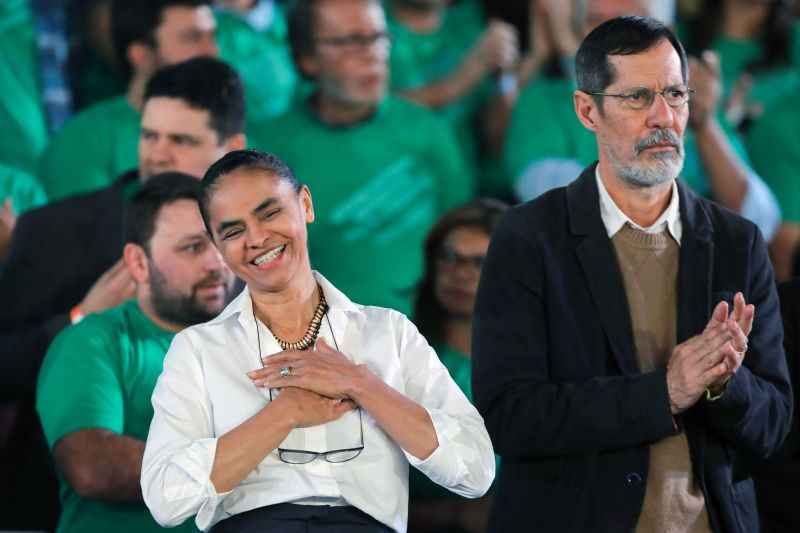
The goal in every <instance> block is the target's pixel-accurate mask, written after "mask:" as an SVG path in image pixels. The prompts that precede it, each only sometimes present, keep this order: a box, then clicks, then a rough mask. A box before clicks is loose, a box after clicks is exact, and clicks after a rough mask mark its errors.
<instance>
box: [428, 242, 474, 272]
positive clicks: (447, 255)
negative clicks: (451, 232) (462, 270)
mask: <svg viewBox="0 0 800 533" xmlns="http://www.w3.org/2000/svg"><path fill="white" fill-rule="evenodd" d="M436 259H437V260H438V261H439V262H440V263H441V264H442V265H444V266H448V267H455V266H457V265H469V266H471V267H472V268H474V269H475V270H480V269H481V268H482V267H483V262H484V260H485V259H486V255H462V254H460V253H458V252H457V251H455V250H454V249H453V248H451V247H449V246H446V245H445V246H442V247H441V249H440V250H439V253H438V254H437V255H436Z"/></svg>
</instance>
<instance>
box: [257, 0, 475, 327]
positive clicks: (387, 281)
mask: <svg viewBox="0 0 800 533" xmlns="http://www.w3.org/2000/svg"><path fill="white" fill-rule="evenodd" d="M288 20H289V40H290V42H291V46H292V54H293V56H294V60H295V64H296V65H297V68H298V71H299V72H300V73H301V75H302V76H303V77H305V78H306V79H307V80H308V81H309V82H310V84H311V86H312V90H311V94H310V95H308V96H307V97H305V98H298V100H297V102H296V103H295V105H294V106H293V107H292V108H291V109H290V110H289V111H288V112H286V113H285V114H284V115H282V116H280V117H278V118H276V119H275V120H273V121H269V122H264V123H261V124H259V125H257V126H255V127H253V128H251V129H250V130H249V131H250V133H252V135H253V136H252V138H251V139H252V141H251V144H250V146H252V147H254V148H258V149H259V150H264V151H267V152H270V153H273V154H275V155H277V156H278V157H280V158H281V159H282V160H283V161H285V162H286V164H287V165H289V166H290V167H291V168H292V169H293V170H294V171H295V172H296V173H297V175H298V176H301V177H302V179H303V181H305V182H306V183H307V184H308V186H309V187H310V188H311V190H313V191H314V200H315V202H316V205H317V211H318V213H319V216H318V218H317V222H316V224H314V226H312V227H311V228H310V229H309V241H308V242H309V250H310V251H311V257H312V258H313V260H314V267H315V268H316V269H318V270H320V271H322V272H325V275H326V276H328V277H329V279H330V280H331V281H332V282H333V283H334V284H335V285H336V286H337V287H339V288H340V289H341V290H342V291H343V292H345V293H346V294H347V295H348V296H349V297H351V298H353V299H354V300H355V301H357V302H360V303H364V304H368V305H379V306H382V307H390V308H392V309H397V310H398V311H401V312H403V313H406V314H409V313H410V312H411V307H412V299H413V298H412V295H413V291H411V290H409V289H410V288H411V287H413V286H414V284H415V283H417V281H418V280H419V278H420V275H421V273H422V245H423V240H424V238H425V235H426V234H427V232H428V230H430V228H431V226H433V224H434V222H436V219H437V218H438V217H439V216H440V215H442V214H443V213H444V212H445V211H447V210H448V209H450V208H452V207H455V206H457V205H460V204H463V203H464V202H467V201H468V200H470V199H471V198H472V195H473V191H474V180H473V179H472V178H471V174H470V172H469V171H468V169H467V168H466V167H465V165H464V161H463V158H462V157H461V153H460V151H459V149H458V144H457V142H456V139H455V135H454V134H453V132H452V130H451V128H450V126H449V125H448V124H447V123H446V122H445V121H444V119H442V118H440V117H437V116H436V115H435V114H434V113H433V112H432V111H429V110H427V109H425V108H423V107H420V106H418V105H416V104H414V103H411V102H408V101H405V100H403V99H400V98H398V97H395V96H392V95H389V94H388V92H387V91H388V63H387V62H388V59H389V49H390V39H389V34H388V33H387V30H386V20H385V16H384V12H383V8H382V7H381V3H380V2H379V1H378V0H298V1H296V2H294V3H293V4H292V6H291V7H290V9H289V14H288ZM365 265H370V266H371V268H364V266H365Z"/></svg>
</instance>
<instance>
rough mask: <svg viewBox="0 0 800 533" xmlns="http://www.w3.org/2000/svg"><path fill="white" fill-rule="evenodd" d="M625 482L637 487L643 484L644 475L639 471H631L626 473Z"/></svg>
mask: <svg viewBox="0 0 800 533" xmlns="http://www.w3.org/2000/svg"><path fill="white" fill-rule="evenodd" d="M625 484H626V485H628V486H629V487H636V486H638V485H641V484H642V476H640V475H639V473H638V472H629V473H627V474H625Z"/></svg>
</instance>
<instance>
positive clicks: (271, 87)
mask: <svg viewBox="0 0 800 533" xmlns="http://www.w3.org/2000/svg"><path fill="white" fill-rule="evenodd" d="M260 6H265V7H257V8H256V9H261V10H262V11H263V10H265V9H268V7H266V6H268V4H264V3H262V4H260ZM271 9H272V11H271V13H270V14H269V15H268V16H270V17H271V20H270V22H269V25H268V26H267V27H266V28H264V29H257V28H256V27H254V26H253V25H251V24H250V23H249V22H248V21H247V20H246V19H245V18H244V17H242V16H241V15H239V14H237V13H235V12H232V11H224V10H219V11H217V12H216V17H217V44H218V45H219V52H220V57H221V58H222V59H224V60H225V61H227V62H228V63H230V65H231V66H232V67H233V68H235V69H236V70H237V71H238V72H239V75H240V76H241V77H242V83H243V84H244V89H245V101H246V105H247V120H248V123H250V124H254V123H258V122H260V121H262V120H266V119H268V118H272V117H275V116H277V115H279V114H281V113H283V112H284V111H286V110H287V109H288V108H289V105H290V104H291V101H292V96H293V95H294V89H295V85H296V84H297V79H298V76H297V72H296V71H295V68H294V63H293V62H292V54H291V51H290V49H289V43H288V40H287V39H288V30H287V26H286V18H285V14H284V12H283V8H282V7H281V6H280V5H278V4H277V3H273V4H272V8H271Z"/></svg>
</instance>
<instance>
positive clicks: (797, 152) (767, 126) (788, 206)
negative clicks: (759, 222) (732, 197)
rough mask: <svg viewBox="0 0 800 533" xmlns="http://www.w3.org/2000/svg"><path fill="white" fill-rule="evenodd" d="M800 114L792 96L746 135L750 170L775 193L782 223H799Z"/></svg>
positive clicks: (784, 100) (769, 112)
mask: <svg viewBox="0 0 800 533" xmlns="http://www.w3.org/2000/svg"><path fill="white" fill-rule="evenodd" d="M798 121H800V110H799V109H798V107H797V98H796V97H795V96H794V95H791V96H789V97H787V98H784V99H783V100H781V101H779V102H776V103H775V105H774V106H773V107H772V109H770V110H769V111H768V112H767V113H765V114H764V116H763V117H761V119H760V120H758V121H757V122H756V123H755V124H753V127H752V128H750V130H749V131H748V133H747V149H748V151H749V152H750V157H751V158H752V160H753V167H754V168H755V169H756V171H757V172H758V173H759V175H760V176H761V177H762V178H764V181H765V182H766V183H767V185H769V187H770V188H771V189H772V192H773V193H775V197H776V198H777V199H778V204H779V205H780V206H781V214H782V215H783V219H784V220H786V221H788V222H793V223H800V180H798V177H797V172H798V169H800V123H798Z"/></svg>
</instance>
